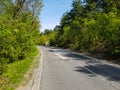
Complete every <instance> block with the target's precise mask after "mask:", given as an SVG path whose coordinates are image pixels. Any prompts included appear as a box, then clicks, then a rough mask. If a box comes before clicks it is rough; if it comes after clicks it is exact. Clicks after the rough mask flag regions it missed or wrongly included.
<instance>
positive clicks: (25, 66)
mask: <svg viewBox="0 0 120 90" xmlns="http://www.w3.org/2000/svg"><path fill="white" fill-rule="evenodd" d="M36 57H38V51H35V52H34V53H32V54H31V55H30V57H28V58H26V59H24V60H21V61H16V62H14V63H11V64H8V65H7V68H6V72H4V73H3V74H2V75H1V76H0V90H15V88H17V87H18V86H19V85H20V83H21V82H23V81H24V82H27V81H28V79H30V77H32V71H31V72H29V73H28V74H27V75H26V73H27V72H28V71H29V70H30V68H35V67H36V66H37V64H38V60H37V59H36ZM26 76H27V79H26Z"/></svg>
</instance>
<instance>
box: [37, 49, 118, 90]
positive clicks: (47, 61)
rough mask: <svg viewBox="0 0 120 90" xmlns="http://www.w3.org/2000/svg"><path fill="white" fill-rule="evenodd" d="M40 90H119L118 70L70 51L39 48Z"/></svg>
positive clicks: (110, 65) (105, 63) (111, 65)
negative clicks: (40, 60)
mask: <svg viewBox="0 0 120 90" xmlns="http://www.w3.org/2000/svg"><path fill="white" fill-rule="evenodd" d="M39 48H40V50H41V52H42V54H43V61H44V63H43V71H42V80H41V84H40V90H120V67H119V66H116V65H114V64H111V63H107V62H104V61H100V60H96V59H94V58H90V57H86V56H84V55H81V54H78V53H75V52H72V51H70V50H64V49H57V48H52V47H39Z"/></svg>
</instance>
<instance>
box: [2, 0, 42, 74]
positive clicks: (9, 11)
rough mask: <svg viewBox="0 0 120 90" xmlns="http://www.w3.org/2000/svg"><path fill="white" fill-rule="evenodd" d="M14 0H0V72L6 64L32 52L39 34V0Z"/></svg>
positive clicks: (23, 57) (21, 58)
mask: <svg viewBox="0 0 120 90" xmlns="http://www.w3.org/2000/svg"><path fill="white" fill-rule="evenodd" d="M14 1H15V2H14ZM14 1H11V0H7V2H6V1H0V7H1V9H0V12H1V13H0V74H2V72H3V71H4V70H5V69H4V68H5V67H6V66H7V64H9V63H13V62H15V61H18V60H23V59H25V58H26V57H27V56H29V55H30V54H31V53H32V52H34V51H35V50H36V46H35V45H36V43H37V41H36V40H37V38H38V36H39V28H40V27H39V26H40V25H39V18H38V15H39V14H38V13H39V11H40V8H41V0H32V1H30V2H29V3H28V1H27V0H14ZM26 3H27V4H29V6H26ZM33 5H34V10H35V11H34V10H33V9H32V8H33V7H32V6H33Z"/></svg>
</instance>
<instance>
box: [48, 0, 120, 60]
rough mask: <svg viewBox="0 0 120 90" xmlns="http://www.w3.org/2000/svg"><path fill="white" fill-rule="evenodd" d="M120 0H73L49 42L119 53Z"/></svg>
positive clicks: (88, 50)
mask: <svg viewBox="0 0 120 90" xmlns="http://www.w3.org/2000/svg"><path fill="white" fill-rule="evenodd" d="M119 4H120V3H119V0H116V1H115V0H84V3H83V2H81V1H80V0H74V1H73V3H72V9H71V10H70V11H69V12H67V13H65V14H64V15H63V17H62V18H61V22H60V25H59V27H58V26H56V27H55V29H54V30H53V32H51V33H50V34H49V35H48V36H47V37H49V41H50V44H51V45H53V46H60V47H64V48H71V49H76V50H79V51H81V52H90V53H103V54H105V55H108V56H109V57H110V56H112V57H113V58H119V57H120V36H119V35H120V6H119Z"/></svg>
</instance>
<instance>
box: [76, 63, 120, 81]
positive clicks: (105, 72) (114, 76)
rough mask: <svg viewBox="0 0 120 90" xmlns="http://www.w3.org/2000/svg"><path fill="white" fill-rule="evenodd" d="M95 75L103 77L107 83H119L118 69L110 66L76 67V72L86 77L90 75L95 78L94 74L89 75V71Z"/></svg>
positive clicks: (119, 73)
mask: <svg viewBox="0 0 120 90" xmlns="http://www.w3.org/2000/svg"><path fill="white" fill-rule="evenodd" d="M86 68H87V69H88V70H91V71H92V72H94V73H96V75H100V76H103V77H105V78H106V79H107V80H109V81H120V68H117V67H114V66H111V65H104V64H103V65H98V64H96V65H94V66H93V65H87V66H84V67H80V66H78V67H76V70H75V71H77V72H82V73H84V74H88V75H92V76H96V75H95V74H94V73H91V72H90V71H88V70H87V69H86Z"/></svg>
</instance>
